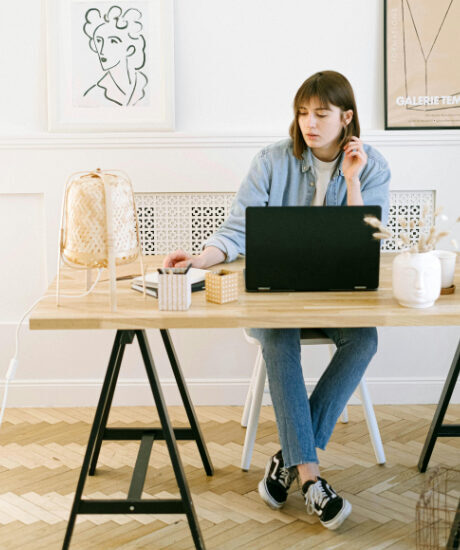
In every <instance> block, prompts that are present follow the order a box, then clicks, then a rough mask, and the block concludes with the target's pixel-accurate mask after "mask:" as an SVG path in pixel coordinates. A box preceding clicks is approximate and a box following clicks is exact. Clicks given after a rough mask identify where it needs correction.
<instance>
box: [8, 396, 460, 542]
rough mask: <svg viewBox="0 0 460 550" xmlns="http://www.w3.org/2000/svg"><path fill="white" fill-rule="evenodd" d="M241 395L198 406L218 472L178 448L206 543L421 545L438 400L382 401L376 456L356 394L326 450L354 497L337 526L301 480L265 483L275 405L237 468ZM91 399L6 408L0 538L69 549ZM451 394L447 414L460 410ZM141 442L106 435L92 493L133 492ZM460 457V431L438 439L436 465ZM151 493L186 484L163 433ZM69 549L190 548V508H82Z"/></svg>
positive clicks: (341, 485)
mask: <svg viewBox="0 0 460 550" xmlns="http://www.w3.org/2000/svg"><path fill="white" fill-rule="evenodd" d="M169 410H170V414H171V418H172V420H173V424H174V425H176V426H186V425H187V423H186V417H185V414H184V412H183V410H182V409H181V408H178V407H171V408H170V409H169ZM241 412H242V409H241V407H197V413H198V416H199V419H200V422H201V426H202V429H203V432H204V435H205V439H206V442H207V445H208V449H209V452H210V454H211V458H212V460H213V463H214V466H215V475H214V477H212V478H207V477H206V475H205V473H204V470H203V468H202V465H201V462H200V459H199V455H198V452H197V449H196V445H195V443H194V442H180V443H179V448H180V452H181V457H182V461H183V463H184V466H185V470H186V473H187V478H188V481H189V485H190V489H191V492H192V497H193V501H194V503H195V506H196V508H197V512H198V517H199V520H200V525H201V529H202V531H203V536H204V539H205V542H206V545H207V548H208V550H211V549H219V550H231V549H239V548H244V549H248V550H270V549H274V550H275V549H276V550H283V549H286V550H287V549H290V550H297V549H316V550H325V549H332V548H334V549H335V548H342V549H346V550H348V549H350V550H360V549H366V550H370V549H372V550H382V549H384V548H388V549H394V550H396V549H397V550H406V549H412V548H415V535H414V533H415V503H416V500H417V497H418V495H419V492H420V489H421V487H422V485H423V481H424V479H425V475H423V474H420V473H418V471H417V468H416V464H417V460H418V456H419V453H420V450H421V447H422V445H423V442H424V439H425V436H426V433H427V430H428V426H429V424H430V421H431V418H432V416H433V412H434V406H408V405H406V406H378V407H376V412H377V416H378V421H379V425H380V430H381V434H382V438H383V443H384V447H385V452H386V456H387V464H386V465H385V466H378V465H376V463H375V458H374V454H373V452H372V448H371V444H370V442H369V437H368V433H367V428H366V424H365V422H364V419H363V416H362V410H361V407H359V406H354V407H349V416H350V421H349V423H348V424H347V425H345V424H341V423H339V424H338V425H337V426H336V429H335V431H334V434H333V436H332V439H331V441H330V443H329V445H328V448H327V450H326V451H325V452H322V451H320V461H321V464H322V468H323V474H324V476H325V477H326V478H327V479H328V481H329V482H330V483H331V484H332V485H333V487H334V488H335V489H336V490H338V491H340V492H341V493H342V494H343V495H344V496H346V497H347V498H348V499H349V500H350V501H351V502H352V504H353V512H352V515H351V516H350V518H349V519H348V520H347V521H346V522H345V523H344V524H343V526H342V527H341V528H340V529H339V530H338V531H335V532H330V531H327V530H326V529H324V528H323V527H322V526H321V525H320V524H319V522H318V520H317V519H316V518H313V517H311V516H308V515H307V514H306V513H305V511H304V504H303V501H302V499H301V496H300V493H299V492H298V491H297V487H294V490H293V491H292V493H291V494H290V496H289V499H288V502H287V504H286V506H285V507H284V509H283V510H282V511H279V512H275V511H272V510H270V509H269V508H268V507H267V506H266V505H265V504H263V503H262V501H261V500H260V498H259V496H258V493H257V483H258V481H259V480H260V479H261V477H262V475H263V470H264V466H265V463H266V461H267V458H268V457H269V456H270V455H271V454H273V453H274V452H276V451H277V450H278V447H279V444H278V438H277V433H276V426H275V422H274V417H273V411H272V409H271V408H270V407H263V408H262V413H261V419H260V424H259V431H258V437H257V442H256V447H255V452H254V457H253V461H252V466H251V469H250V471H249V472H247V473H245V472H242V471H241V469H240V457H241V450H242V443H243V440H244V433H245V431H244V429H243V428H241V426H240V418H241ZM93 414H94V410H93V409H89V408H66V409H9V410H8V411H7V412H6V415H5V423H4V425H3V426H2V428H1V431H0V549H1V550H16V549H17V550H19V549H20V550H29V549H30V550H54V549H56V550H57V549H60V548H61V545H62V540H63V537H64V530H65V526H66V522H67V518H68V514H69V509H70V505H71V502H72V496H73V492H74V490H75V487H76V483H77V476H78V473H79V469H80V466H81V463H82V458H83V452H84V449H85V446H86V442H87V438H88V434H89V429H90V424H91V422H92V419H93ZM459 417H460V406H459V405H455V406H451V407H450V408H449V411H448V415H447V417H446V421H447V422H457V423H458V419H459ZM156 420H157V417H156V412H155V409H154V408H148V407H130V408H127V407H119V408H114V409H113V410H112V412H111V417H110V423H111V424H113V425H124V426H126V425H133V426H152V425H154V424H155V423H156ZM137 448H138V443H137V442H105V443H104V444H103V446H102V452H101V457H100V460H99V468H98V472H97V475H96V476H95V477H93V478H90V479H89V480H88V482H87V484H86V487H85V495H86V496H94V497H99V498H104V497H109V496H115V495H119V496H125V495H126V492H127V489H128V486H129V481H130V475H131V472H132V467H133V465H134V462H135V458H136V454H137ZM435 464H443V465H446V466H448V467H455V468H459V466H460V438H457V439H454V438H452V439H446V438H443V439H442V440H438V443H437V444H436V448H435V452H434V455H433V458H432V460H431V463H430V466H434V465H435ZM144 490H145V496H147V495H148V496H150V497H154V496H156V497H159V498H160V497H168V496H170V495H174V496H178V490H177V486H176V483H175V479H174V475H173V471H172V467H171V466H170V462H169V457H168V454H167V450H166V447H165V445H164V443H162V442H159V443H155V444H154V446H153V451H152V456H151V467H150V469H149V472H148V476H147V480H146V484H145V487H144ZM71 548H72V549H78V548H79V549H85V550H86V549H93V548H94V549H97V548H103V549H118V550H128V549H140V548H150V549H153V548H154V549H160V548H161V549H181V550H185V549H188V548H193V542H192V539H191V536H190V531H189V529H188V524H187V522H186V520H185V519H184V516H165V515H159V516H156V517H155V516H145V515H144V516H143V515H139V516H80V517H79V519H78V523H77V525H76V528H75V531H74V535H73V539H72V544H71Z"/></svg>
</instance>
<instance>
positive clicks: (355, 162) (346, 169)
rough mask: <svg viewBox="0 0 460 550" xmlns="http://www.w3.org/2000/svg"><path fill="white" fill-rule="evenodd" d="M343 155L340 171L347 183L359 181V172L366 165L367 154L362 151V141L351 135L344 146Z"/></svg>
mask: <svg viewBox="0 0 460 550" xmlns="http://www.w3.org/2000/svg"><path fill="white" fill-rule="evenodd" d="M343 150H344V151H345V157H344V159H343V163H342V172H343V175H344V176H345V180H346V181H347V183H352V182H357V181H359V174H360V172H361V170H362V169H363V168H364V167H365V166H366V163H367V154H366V152H365V151H364V147H363V142H362V141H361V140H360V139H359V138H357V137H355V136H353V137H352V138H351V139H350V141H349V142H348V143H347V144H346V145H345V146H344V148H343Z"/></svg>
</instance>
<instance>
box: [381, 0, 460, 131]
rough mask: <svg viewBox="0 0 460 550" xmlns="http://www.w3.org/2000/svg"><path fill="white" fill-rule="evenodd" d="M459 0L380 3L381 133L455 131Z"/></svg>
mask: <svg viewBox="0 0 460 550" xmlns="http://www.w3.org/2000/svg"><path fill="white" fill-rule="evenodd" d="M459 23H460V1H458V0H385V15H384V25H385V29H384V41H385V44H384V52H385V129H387V130H398V129H399V130H408V129H424V130H427V129H453V128H460V26H459Z"/></svg>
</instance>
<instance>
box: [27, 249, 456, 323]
mask: <svg viewBox="0 0 460 550" xmlns="http://www.w3.org/2000/svg"><path fill="white" fill-rule="evenodd" d="M393 257H394V255H393V254H382V258H381V268H380V269H381V272H380V288H379V290H377V291H373V292H295V293H288V292H280V293H266V294H265V293H263V294H258V293H247V292H245V291H244V290H243V289H244V285H243V274H242V269H243V267H244V260H237V261H236V262H234V263H232V264H226V265H225V267H226V268H228V269H233V270H238V271H240V282H241V287H240V288H241V289H242V290H241V293H240V297H239V300H238V301H236V302H231V303H228V304H223V305H218V304H213V303H210V302H207V301H206V300H205V293H204V291H201V292H193V293H192V305H191V307H190V309H189V310H188V311H180V312H176V311H159V309H158V301H157V299H156V298H152V297H151V296H147V297H146V298H145V299H144V297H143V296H142V294H141V293H139V292H136V291H134V290H131V288H130V284H131V281H130V280H124V281H117V292H118V311H117V312H115V313H112V312H111V311H110V305H109V285H108V274H107V271H104V272H103V274H102V278H101V281H100V282H99V283H98V285H97V286H96V288H95V290H94V291H93V292H92V293H91V294H90V295H89V296H86V297H85V298H81V299H69V298H62V302H61V305H60V306H59V307H57V306H56V299H55V282H54V283H53V284H52V285H51V286H50V288H49V289H48V291H47V293H46V295H48V296H49V297H48V298H46V299H45V300H43V301H42V302H40V303H39V304H38V305H37V306H36V307H35V309H34V310H33V311H32V314H31V316H30V328H31V329H33V330H57V329H67V330H69V329H144V328H233V327H265V328H270V327H278V328H283V327H285V328H287V327H305V328H308V327H315V328H321V327H339V326H343V327H362V326H441V325H459V326H460V266H459V262H457V271H456V277H455V284H456V287H457V289H456V292H455V294H451V295H447V296H440V298H439V299H438V300H437V302H436V303H435V305H434V306H432V307H430V308H426V309H412V308H405V307H402V306H400V305H399V304H398V303H397V302H396V300H395V299H394V298H393V296H392V292H391V262H392V260H393ZM162 260H163V256H148V257H147V258H146V263H147V265H148V268H149V271H150V270H152V269H154V268H156V267H160V266H161V263H162ZM215 268H216V269H217V268H218V266H215ZM213 269H214V268H213ZM138 270H139V263H138V262H136V263H132V264H129V265H126V266H122V267H120V268H118V270H117V275H118V276H122V275H127V274H134V273H138ZM85 281H86V274H85V272H79V271H75V270H71V269H68V268H65V269H64V270H63V275H62V293H63V294H72V293H73V294H81V293H83V292H84V291H85Z"/></svg>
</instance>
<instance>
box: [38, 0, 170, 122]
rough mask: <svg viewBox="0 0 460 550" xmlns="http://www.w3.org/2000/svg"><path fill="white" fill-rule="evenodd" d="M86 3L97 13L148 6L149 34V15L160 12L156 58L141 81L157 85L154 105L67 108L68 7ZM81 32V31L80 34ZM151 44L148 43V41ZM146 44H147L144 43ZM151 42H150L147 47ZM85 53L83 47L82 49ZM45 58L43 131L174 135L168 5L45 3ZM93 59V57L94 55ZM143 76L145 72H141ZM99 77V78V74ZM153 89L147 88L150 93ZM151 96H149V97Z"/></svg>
mask: <svg viewBox="0 0 460 550" xmlns="http://www.w3.org/2000/svg"><path fill="white" fill-rule="evenodd" d="M83 3H85V4H92V5H94V7H98V4H100V5H101V6H100V9H101V11H102V10H103V9H104V8H107V6H108V5H110V6H112V5H115V6H120V7H122V9H125V8H126V7H128V6H129V5H130V4H132V7H135V6H136V3H141V4H144V5H145V4H149V15H150V17H149V19H148V21H149V22H150V29H153V28H155V27H154V19H153V18H154V15H156V14H158V13H160V22H159V23H157V25H158V27H159V35H158V38H157V41H158V42H157V44H159V53H158V56H157V61H156V64H157V65H158V67H161V69H160V70H158V67H157V70H156V71H154V70H153V66H154V65H155V63H150V69H149V71H148V74H147V76H148V77H149V81H150V82H159V84H157V87H156V88H155V93H156V96H157V97H158V98H159V101H153V98H152V99H151V100H150V101H151V105H148V104H147V105H146V106H144V105H142V106H141V107H138V106H137V105H136V106H134V107H132V106H128V107H120V106H119V105H116V104H114V103H110V102H107V106H98V107H91V108H87V107H83V106H75V105H73V104H72V101H73V100H72V91H73V90H72V76H73V75H72V70H71V65H72V64H71V63H68V62H66V63H65V62H64V59H65V60H67V59H71V55H72V50H71V48H72V41H71V22H72V21H71V8H72V6H73V5H75V4H83ZM82 32H83V31H82ZM152 41H153V38H152ZM147 43H149V42H147ZM152 43H153V42H152ZM88 48H89V46H88ZM47 53H48V129H49V130H50V131H56V132H75V131H77V132H79V131H80V132H113V131H122V132H123V131H149V130H155V131H164V130H166V131H169V130H174V27H173V0H120V2H117V1H116V0H113V1H112V2H110V1H107V0H47ZM95 55H96V54H95ZM146 72H147V71H146ZM101 74H104V72H103V70H102V69H101ZM151 89H153V88H151ZM153 95H154V94H153V93H152V94H151V96H153Z"/></svg>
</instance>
